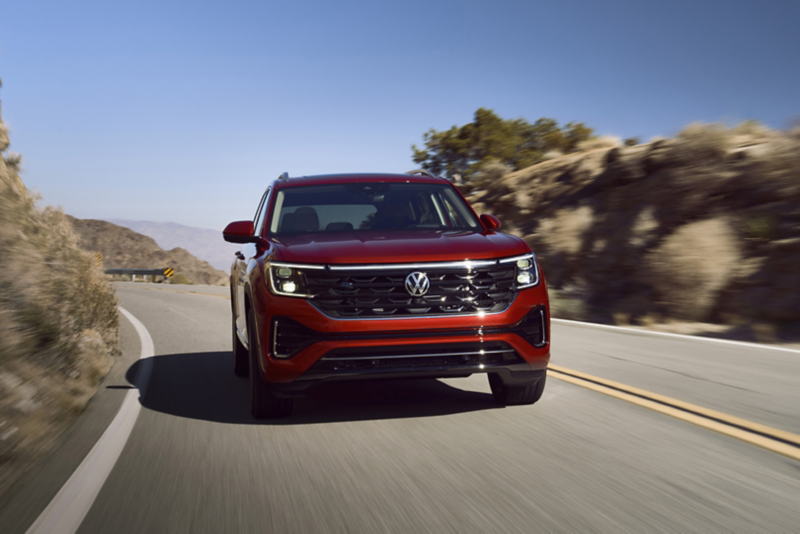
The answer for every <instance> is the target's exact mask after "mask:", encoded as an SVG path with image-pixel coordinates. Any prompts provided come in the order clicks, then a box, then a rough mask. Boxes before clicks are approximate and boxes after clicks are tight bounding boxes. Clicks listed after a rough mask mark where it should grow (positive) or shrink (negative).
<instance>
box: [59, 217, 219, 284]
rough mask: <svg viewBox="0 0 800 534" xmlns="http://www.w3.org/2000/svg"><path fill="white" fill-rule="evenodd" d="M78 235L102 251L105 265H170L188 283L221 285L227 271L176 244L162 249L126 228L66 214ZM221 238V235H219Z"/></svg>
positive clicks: (84, 244)
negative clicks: (218, 268)
mask: <svg viewBox="0 0 800 534" xmlns="http://www.w3.org/2000/svg"><path fill="white" fill-rule="evenodd" d="M69 219H70V221H71V222H72V226H73V227H74V228H75V231H76V232H78V235H80V238H81V239H80V245H81V247H83V248H84V249H86V250H89V251H92V252H99V253H101V254H102V255H103V268H104V269H126V268H127V269H157V268H162V267H172V268H173V269H175V272H176V273H177V274H176V276H178V275H182V276H183V277H185V278H186V279H188V280H189V281H190V282H191V283H195V284H210V285H220V284H222V285H224V284H227V283H228V275H227V274H225V273H224V272H222V271H219V270H217V269H215V268H214V267H212V266H211V265H210V264H209V263H208V262H205V261H203V260H200V259H197V258H196V257H195V256H193V255H192V254H190V253H189V252H188V251H186V250H184V249H182V248H179V247H176V248H173V249H172V250H162V249H161V247H159V246H158V245H157V244H156V242H155V241H154V240H153V239H152V238H150V237H147V236H144V235H142V234H139V233H136V232H134V231H133V230H130V229H129V228H124V227H122V226H117V225H116V224H112V223H110V222H106V221H100V220H95V219H76V218H74V217H69ZM220 239H221V237H220Z"/></svg>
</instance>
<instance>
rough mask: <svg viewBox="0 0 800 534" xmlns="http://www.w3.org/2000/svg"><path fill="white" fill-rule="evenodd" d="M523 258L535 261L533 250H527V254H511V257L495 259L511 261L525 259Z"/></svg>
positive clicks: (500, 261)
mask: <svg viewBox="0 0 800 534" xmlns="http://www.w3.org/2000/svg"><path fill="white" fill-rule="evenodd" d="M525 259H532V260H534V261H536V254H534V253H533V252H528V253H527V254H523V255H522V256H512V257H511V258H503V259H500V260H497V263H511V262H512V261H517V260H525Z"/></svg>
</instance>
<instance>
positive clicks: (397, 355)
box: [321, 349, 514, 362]
mask: <svg viewBox="0 0 800 534" xmlns="http://www.w3.org/2000/svg"><path fill="white" fill-rule="evenodd" d="M507 352H514V349H506V350H479V351H472V352H440V353H438V354H436V353H434V354H395V355H393V356H354V357H352V358H346V357H345V358H336V357H335V356H331V357H328V356H325V357H324V358H321V359H322V360H327V361H340V362H351V361H355V360H397V359H400V358H429V357H432V356H471V355H478V356H480V355H481V354H505V353H507Z"/></svg>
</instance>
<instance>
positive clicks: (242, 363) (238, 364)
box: [231, 314, 250, 376]
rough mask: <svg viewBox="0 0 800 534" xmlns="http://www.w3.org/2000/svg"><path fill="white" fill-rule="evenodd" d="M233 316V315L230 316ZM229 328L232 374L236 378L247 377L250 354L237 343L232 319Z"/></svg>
mask: <svg viewBox="0 0 800 534" xmlns="http://www.w3.org/2000/svg"><path fill="white" fill-rule="evenodd" d="M231 315H233V314H231ZM232 322H233V325H232V328H231V331H232V334H233V347H232V351H233V374H235V375H236V376H247V375H248V374H249V371H250V353H249V352H248V351H247V349H246V348H245V346H244V345H243V344H242V342H241V341H239V336H238V335H236V319H235V318H234V319H233V321H232Z"/></svg>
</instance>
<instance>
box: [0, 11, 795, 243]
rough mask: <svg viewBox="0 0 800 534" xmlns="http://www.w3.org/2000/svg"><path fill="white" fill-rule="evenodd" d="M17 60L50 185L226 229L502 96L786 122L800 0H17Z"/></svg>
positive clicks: (650, 124) (30, 135)
mask: <svg viewBox="0 0 800 534" xmlns="http://www.w3.org/2000/svg"><path fill="white" fill-rule="evenodd" d="M0 77H2V79H3V84H4V87H3V89H2V92H0V99H2V102H3V117H4V120H5V122H6V124H7V125H8V126H9V127H10V128H11V140H12V147H11V150H13V151H17V152H22V153H23V154H24V157H25V160H24V171H25V172H24V175H23V179H24V180H25V182H26V184H27V185H28V186H29V187H31V188H33V189H35V190H37V191H39V192H40V193H41V194H42V195H43V197H44V202H46V203H48V204H54V205H61V206H62V207H63V208H64V210H65V211H67V212H68V213H71V214H73V215H75V216H77V217H81V218H109V217H118V218H125V219H140V220H155V221H175V222H179V223H182V224H188V225H193V226H201V227H207V228H221V227H222V226H224V224H225V223H227V222H228V221H231V220H236V219H243V218H249V217H250V216H251V214H252V212H253V211H254V210H255V207H256V204H257V202H258V197H259V196H260V194H261V192H262V191H263V189H264V187H265V184H266V183H267V180H268V179H269V178H272V177H274V176H277V175H278V174H279V173H281V172H283V171H288V172H289V173H290V174H291V175H301V174H317V173H328V172H346V171H388V172H395V171H398V172H403V171H406V170H409V169H411V168H413V166H414V164H413V163H412V161H411V150H410V145H411V144H412V143H417V144H419V143H420V142H421V138H422V134H423V132H425V131H426V130H427V129H428V128H431V127H432V128H436V129H443V128H448V127H450V126H452V125H454V124H464V123H466V122H469V121H470V120H471V118H472V114H473V113H474V111H475V110H476V109H477V108H478V107H481V106H483V107H488V108H493V109H494V110H495V111H496V112H497V113H498V114H500V115H501V116H503V117H506V118H515V117H524V118H526V119H528V120H530V121H534V120H536V119H537V118H539V117H543V116H546V117H553V118H555V119H557V120H558V121H559V122H562V123H563V122H568V121H572V120H577V121H584V122H586V123H587V124H588V125H589V126H592V127H594V128H595V129H596V130H597V131H598V132H599V133H606V134H612V135H617V136H620V137H629V136H641V137H643V138H649V137H651V136H653V135H672V134H674V133H676V132H677V131H679V130H680V129H681V127H682V126H684V125H686V124H687V123H690V122H693V121H718V120H723V121H730V122H733V121H738V120H742V119H758V120H760V121H763V122H765V123H766V124H768V125H770V126H773V127H785V126H786V125H787V124H788V122H789V121H790V120H791V119H792V118H793V117H796V116H798V115H800V1H797V0H786V1H770V0H762V1H760V2H758V1H737V0H708V1H704V0H695V1H684V0H677V1H675V0H673V1H670V2H652V1H649V0H640V1H607V2H603V1H574V0H559V1H548V2H537V1H533V0H527V1H524V0H520V1H516V0H508V1H504V0H495V1H458V0H438V1H437V0H427V1H416V0H415V1H396V0H395V1H380V0H372V1H358V2H354V1H347V0H339V1H336V2H333V1H313V2H312V1H299V0H294V1H281V2H272V1H263V0H262V1H253V2H238V1H228V2H216V3H210V2H202V1H197V0H195V1H191V2H188V1H187V2H174V1H166V0H163V1H158V2H150V1H137V2H109V1H95V2H80V1H69V2H68V1H54V0H49V1H39V0H16V1H15V0H11V1H10V2H4V4H3V7H2V9H1V10H0Z"/></svg>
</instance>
